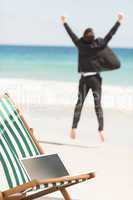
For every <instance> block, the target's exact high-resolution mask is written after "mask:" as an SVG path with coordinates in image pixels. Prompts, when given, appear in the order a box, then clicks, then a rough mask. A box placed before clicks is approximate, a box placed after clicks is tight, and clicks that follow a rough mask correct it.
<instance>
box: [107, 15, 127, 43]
mask: <svg viewBox="0 0 133 200" xmlns="http://www.w3.org/2000/svg"><path fill="white" fill-rule="evenodd" d="M117 18H118V19H117V22H116V23H115V25H114V26H113V27H112V29H111V30H110V31H109V33H108V34H107V35H106V36H105V37H104V45H105V46H106V45H107V44H108V42H109V41H110V40H111V39H112V37H113V35H114V34H115V33H116V31H117V30H118V28H119V26H120V25H121V23H122V21H123V14H118V16H117Z"/></svg>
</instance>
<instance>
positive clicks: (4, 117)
mask: <svg viewBox="0 0 133 200" xmlns="http://www.w3.org/2000/svg"><path fill="white" fill-rule="evenodd" d="M3 134H4V136H5V138H6V140H7V141H8V143H9V146H10V147H11V148H12V150H13V151H14V152H15V153H16V155H17V156H18V157H19V158H21V157H29V156H35V155H39V154H40V152H39V150H38V148H37V146H36V144H35V143H34V141H33V139H32V138H31V136H30V134H29V132H28V130H27V128H26V127H25V125H24V123H23V121H22V120H21V118H20V116H19V114H18V112H17V110H16V108H15V106H14V105H13V104H12V103H11V101H10V99H9V98H8V96H3V97H2V98H0V135H3Z"/></svg>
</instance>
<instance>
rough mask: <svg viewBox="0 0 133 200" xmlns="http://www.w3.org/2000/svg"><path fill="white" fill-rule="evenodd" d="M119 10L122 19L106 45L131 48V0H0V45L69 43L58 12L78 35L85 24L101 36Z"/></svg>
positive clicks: (132, 21)
mask: <svg viewBox="0 0 133 200" xmlns="http://www.w3.org/2000/svg"><path fill="white" fill-rule="evenodd" d="M119 11H123V12H124V13H125V21H124V23H123V25H122V26H121V28H120V29H119V31H118V33H117V34H116V36H115V37H114V39H113V40H112V41H111V43H110V45H111V46H122V47H123V46H126V47H133V0H66V1H65V0H0V44H39V45H72V42H71V40H70V39H69V37H68V36H67V34H66V33H65V31H64V28H63V27H62V24H61V22H60V20H59V17H60V15H64V14H66V15H68V16H69V24H70V25H71V27H72V28H73V30H74V31H75V32H76V33H77V34H78V36H79V37H80V36H81V35H82V32H83V30H84V29H85V28H86V27H93V28H94V30H95V33H96V36H104V35H105V34H106V33H107V31H108V30H109V29H110V28H111V26H112V25H113V24H114V23H115V21H116V16H117V13H118V12H119Z"/></svg>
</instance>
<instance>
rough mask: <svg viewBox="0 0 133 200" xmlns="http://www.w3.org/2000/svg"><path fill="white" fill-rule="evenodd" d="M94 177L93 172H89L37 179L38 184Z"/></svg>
mask: <svg viewBox="0 0 133 200" xmlns="http://www.w3.org/2000/svg"><path fill="white" fill-rule="evenodd" d="M94 177H95V173H94V172H92V173H89V174H82V175H77V176H64V177H60V178H50V179H42V180H39V181H38V184H39V185H41V184H48V183H56V182H64V181H73V180H77V181H78V180H80V179H91V178H94Z"/></svg>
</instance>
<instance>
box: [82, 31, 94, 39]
mask: <svg viewBox="0 0 133 200" xmlns="http://www.w3.org/2000/svg"><path fill="white" fill-rule="evenodd" d="M83 38H84V40H85V41H87V42H92V41H93V40H94V39H95V35H94V32H93V29H92V28H87V29H86V30H85V31H84V34H83Z"/></svg>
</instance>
